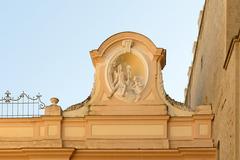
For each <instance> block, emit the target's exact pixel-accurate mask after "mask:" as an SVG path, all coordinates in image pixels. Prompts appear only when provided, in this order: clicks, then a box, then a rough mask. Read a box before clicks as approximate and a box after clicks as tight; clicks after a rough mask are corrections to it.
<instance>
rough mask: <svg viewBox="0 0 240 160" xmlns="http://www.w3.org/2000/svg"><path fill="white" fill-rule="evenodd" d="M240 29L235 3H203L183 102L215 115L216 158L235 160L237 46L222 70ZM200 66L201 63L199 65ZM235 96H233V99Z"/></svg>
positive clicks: (236, 0)
mask: <svg viewBox="0 0 240 160" xmlns="http://www.w3.org/2000/svg"><path fill="white" fill-rule="evenodd" d="M239 29H240V1H239V0H207V1H206V6H205V10H204V14H203V19H202V25H201V29H200V35H199V38H198V42H197V43H198V44H197V47H196V52H195V60H194V63H193V66H192V73H191V79H190V82H189V88H188V91H187V97H186V102H187V103H188V104H189V105H190V106H192V107H193V108H194V107H195V106H196V105H200V104H211V105H212V107H213V112H214V114H215V118H214V123H213V138H214V143H215V146H217V143H218V141H220V148H221V149H220V159H221V160H230V159H239V158H240V157H239V155H238V154H239V152H240V150H239V123H236V122H237V121H239V110H236V109H237V107H239V104H237V103H236V100H237V99H239V95H237V94H236V89H237V83H239V78H238V77H237V75H236V73H237V71H236V67H237V66H239V57H236V55H238V54H239V49H237V48H238V47H237V46H235V47H234V50H233V51H232V52H233V53H232V56H231V58H230V61H229V64H228V67H227V69H226V70H225V69H224V68H223V65H224V62H225V59H226V56H227V53H228V50H229V47H230V42H231V40H232V39H233V37H234V36H236V35H237V33H238V31H239ZM201 63H202V64H201ZM236 96H237V97H236Z"/></svg>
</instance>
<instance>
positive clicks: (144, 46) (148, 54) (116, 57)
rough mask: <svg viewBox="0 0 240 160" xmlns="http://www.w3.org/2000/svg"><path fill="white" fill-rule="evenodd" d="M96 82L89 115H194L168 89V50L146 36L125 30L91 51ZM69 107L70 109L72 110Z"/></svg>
mask: <svg viewBox="0 0 240 160" xmlns="http://www.w3.org/2000/svg"><path fill="white" fill-rule="evenodd" d="M90 55H91V58H92V62H93V65H94V67H95V82H94V87H93V90H92V93H91V95H90V97H89V98H88V99H87V100H86V101H84V103H80V104H79V105H78V104H77V105H74V106H72V108H75V110H76V109H78V108H79V107H82V106H84V107H85V108H84V109H82V112H81V114H83V115H86V114H90V115H166V114H170V115H184V116H187V115H192V114H193V112H191V111H189V108H188V107H186V106H184V104H182V103H179V102H176V101H174V100H173V99H171V98H170V97H169V96H168V95H167V94H166V93H165V91H164V87H163V78H162V69H163V68H164V66H165V62H166V50H165V49H163V48H157V47H156V46H155V45H154V43H153V42H152V41H151V40H150V39H149V38H147V37H146V36H144V35H142V34H139V33H135V32H121V33H118V34H115V35H113V36H111V37H110V38H108V39H107V40H105V41H104V42H103V43H102V44H101V45H100V47H99V48H98V49H96V50H92V51H91V52H90ZM72 108H71V107H70V109H69V108H68V109H67V111H69V110H72Z"/></svg>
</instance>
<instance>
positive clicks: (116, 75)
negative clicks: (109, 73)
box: [109, 64, 126, 97]
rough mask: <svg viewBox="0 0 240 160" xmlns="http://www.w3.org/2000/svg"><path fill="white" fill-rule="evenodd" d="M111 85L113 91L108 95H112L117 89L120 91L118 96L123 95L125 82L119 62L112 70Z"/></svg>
mask: <svg viewBox="0 0 240 160" xmlns="http://www.w3.org/2000/svg"><path fill="white" fill-rule="evenodd" d="M113 86H114V88H113V91H112V93H111V95H110V96H109V97H112V96H113V95H114V94H115V92H116V91H118V90H119V91H120V96H124V94H125V92H126V82H125V75H124V72H123V69H122V65H121V64H119V65H118V66H117V70H115V71H114V72H113Z"/></svg>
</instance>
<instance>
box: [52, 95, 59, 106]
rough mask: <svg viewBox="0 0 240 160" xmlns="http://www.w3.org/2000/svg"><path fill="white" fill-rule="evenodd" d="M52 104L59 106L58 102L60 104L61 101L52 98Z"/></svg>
mask: <svg viewBox="0 0 240 160" xmlns="http://www.w3.org/2000/svg"><path fill="white" fill-rule="evenodd" d="M50 102H51V103H52V105H57V104H58V102H59V99H58V98H56V97H52V98H51V99H50Z"/></svg>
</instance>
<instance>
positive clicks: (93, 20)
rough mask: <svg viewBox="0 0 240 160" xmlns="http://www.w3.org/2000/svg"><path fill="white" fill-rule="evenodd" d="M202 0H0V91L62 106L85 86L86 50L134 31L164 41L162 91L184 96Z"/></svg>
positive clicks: (89, 77)
mask: <svg viewBox="0 0 240 160" xmlns="http://www.w3.org/2000/svg"><path fill="white" fill-rule="evenodd" d="M203 4H204V0H85V1H83V0H34V1H33V0H0V69H1V72H0V96H2V95H3V94H4V92H5V91H6V90H10V91H11V92H13V96H17V95H18V94H20V92H21V91H25V92H27V93H28V94H30V95H36V94H37V93H38V92H40V93H41V94H42V95H43V101H44V102H45V103H47V104H49V98H51V97H53V96H55V97H58V98H59V99H60V102H59V104H60V105H61V106H62V108H67V107H68V106H70V105H72V104H75V103H78V102H81V101H82V100H84V99H85V98H86V97H87V96H88V95H89V94H90V92H91V89H92V85H93V77H94V68H93V65H92V62H91V59H90V56H89V51H90V50H92V49H96V48H98V47H99V45H100V44H101V43H102V42H103V41H104V40H105V39H106V38H108V37H109V36H111V35H112V34H115V33H117V32H122V31H134V32H139V33H141V34H144V35H146V36H147V37H149V38H150V39H151V40H152V41H153V42H154V43H155V44H156V45H157V46H158V47H161V48H165V49H167V64H166V67H165V68H164V71H163V76H164V85H165V90H166V92H167V93H168V94H169V95H170V96H171V97H172V98H174V99H176V100H179V101H183V100H184V88H185V87H186V86H187V83H188V77H187V71H188V67H189V66H190V64H191V62H192V46H193V42H194V41H195V40H196V39H197V32H198V26H197V21H198V16H199V12H200V10H201V9H202V8H203Z"/></svg>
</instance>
